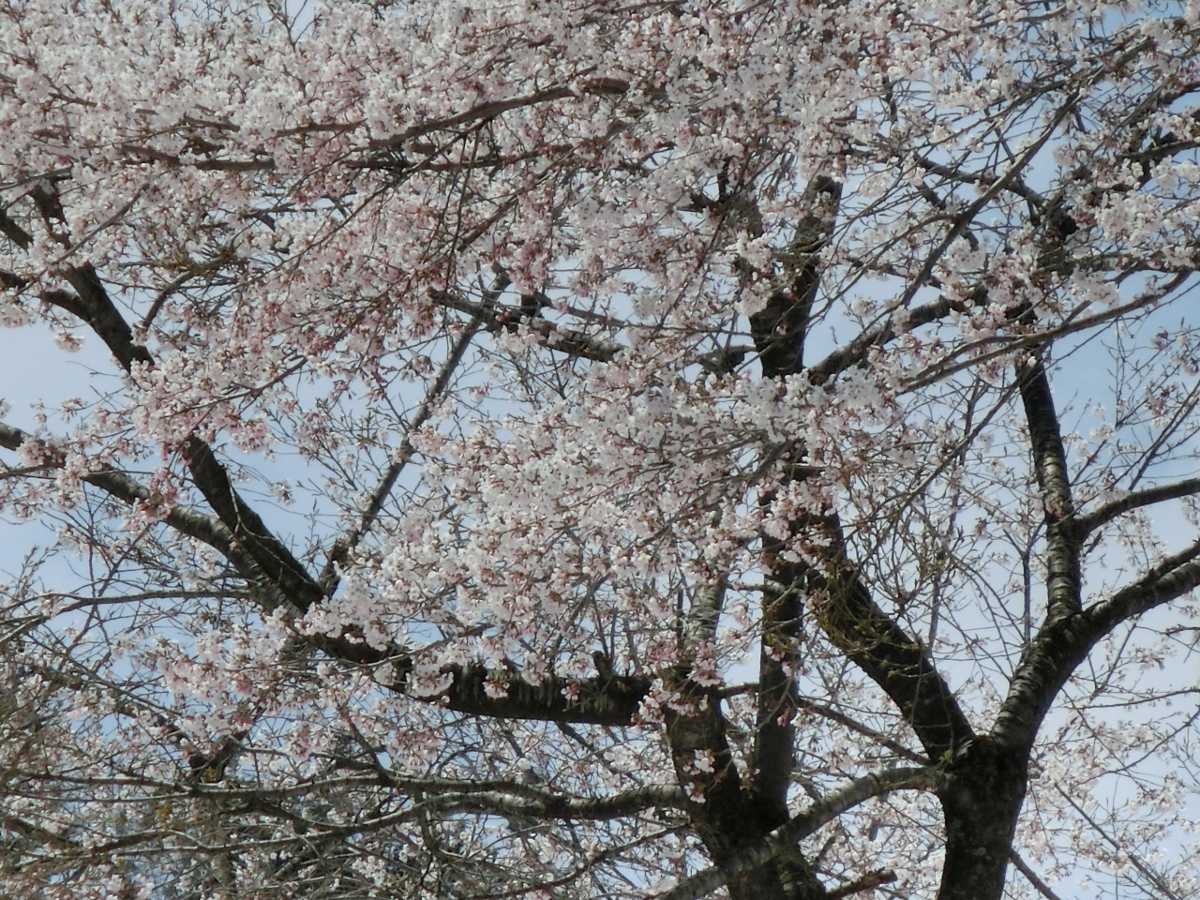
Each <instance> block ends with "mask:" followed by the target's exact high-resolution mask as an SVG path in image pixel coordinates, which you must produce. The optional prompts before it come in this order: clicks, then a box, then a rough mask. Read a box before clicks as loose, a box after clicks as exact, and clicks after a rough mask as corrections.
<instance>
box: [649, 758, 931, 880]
mask: <svg viewBox="0 0 1200 900" xmlns="http://www.w3.org/2000/svg"><path fill="white" fill-rule="evenodd" d="M937 782H938V773H937V770H936V769H934V768H930V767H920V768H914V767H898V768H894V769H885V770H884V771H882V772H874V773H872V774H870V775H864V776H863V777H862V778H858V779H855V780H854V781H852V782H851V783H850V784H848V785H846V786H845V787H844V788H841V789H840V790H837V791H833V792H832V793H830V794H827V795H826V796H824V797H822V798H821V799H820V800H818V801H816V802H815V803H813V804H812V805H811V806H810V807H809V808H808V809H806V810H805V811H804V812H803V813H801V814H800V815H798V816H796V817H795V818H793V819H790V820H789V821H788V822H787V823H785V824H784V825H781V826H779V827H778V828H776V829H775V830H774V831H772V832H771V833H770V834H769V835H767V836H766V837H765V838H763V839H762V840H761V841H759V842H757V843H755V844H754V845H753V846H751V847H747V848H746V849H745V850H742V851H741V852H739V853H737V854H736V855H734V856H732V857H730V858H729V859H727V860H725V861H724V862H722V863H720V864H719V865H715V866H712V867H711V868H708V869H705V870H704V871H703V872H699V873H697V874H696V875H693V876H692V877H691V878H689V879H687V880H686V881H684V882H683V883H682V884H680V885H678V886H677V887H675V888H673V889H672V890H670V891H667V892H666V893H665V894H662V895H660V896H659V898H658V900H698V898H700V897H703V896H705V895H706V894H710V893H712V892H713V891H715V890H716V889H717V888H719V887H721V886H722V885H724V884H728V883H729V882H730V881H731V880H732V879H734V878H737V877H738V876H740V875H744V874H746V873H748V872H752V871H753V870H755V869H757V868H758V867H760V866H762V865H764V864H765V863H767V862H769V861H770V860H772V859H774V858H775V857H776V856H779V855H780V854H782V853H785V852H788V851H790V850H791V849H792V848H793V847H795V845H796V844H797V843H798V842H799V841H801V840H803V839H804V838H806V837H808V836H809V835H810V834H813V833H814V832H816V831H817V830H818V829H819V828H821V827H822V826H824V825H826V824H828V823H829V822H832V821H833V820H834V819H836V818H837V817H838V816H840V815H842V814H843V813H845V812H847V811H848V810H851V809H853V808H854V807H856V806H858V805H860V804H862V803H865V802H866V801H867V800H870V799H872V798H874V797H881V796H883V795H884V794H890V793H892V792H893V791H900V790H930V789H931V788H934V787H935V786H936V785H937Z"/></svg>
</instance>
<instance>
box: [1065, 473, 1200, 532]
mask: <svg viewBox="0 0 1200 900" xmlns="http://www.w3.org/2000/svg"><path fill="white" fill-rule="evenodd" d="M1193 494H1200V478H1185V479H1184V480H1183V481H1177V482H1175V483H1174V484H1165V485H1162V486H1161V487H1153V488H1146V489H1145V490H1141V491H1135V492H1133V493H1131V494H1126V495H1125V496H1124V497H1122V498H1121V499H1120V500H1113V501H1112V502H1111V503H1106V504H1105V505H1104V506H1102V507H1100V508H1099V509H1097V510H1095V511H1094V512H1090V513H1088V514H1087V515H1082V516H1080V515H1076V516H1075V518H1074V520H1073V521H1072V523H1071V527H1072V528H1073V529H1074V531H1075V533H1076V534H1077V535H1078V536H1079V538H1080V539H1082V538H1084V537H1086V536H1087V535H1089V534H1091V533H1092V532H1093V531H1095V530H1096V529H1097V528H1101V527H1103V526H1104V525H1107V524H1108V523H1109V522H1111V521H1112V520H1113V519H1115V518H1117V517H1118V516H1121V515H1124V514H1125V513H1127V512H1130V511H1131V510H1135V509H1141V508H1142V507H1144V506H1152V505H1153V504H1155V503H1163V502H1165V501H1167V500H1178V499H1180V498H1181V497H1190V496H1192V495H1193Z"/></svg>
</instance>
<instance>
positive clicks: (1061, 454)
mask: <svg viewBox="0 0 1200 900" xmlns="http://www.w3.org/2000/svg"><path fill="white" fill-rule="evenodd" d="M1017 387H1018V388H1019V390H1020V392H1021V401H1022V403H1023V405H1024V407H1025V421H1026V423H1027V425H1028V428H1029V437H1030V442H1031V444H1032V445H1033V469H1034V472H1035V473H1036V475H1037V481H1038V486H1039V487H1040V488H1041V489H1042V505H1043V508H1044V510H1045V516H1046V556H1047V559H1046V565H1047V569H1048V571H1047V574H1046V594H1047V611H1046V615H1047V618H1048V620H1049V621H1054V620H1056V619H1059V618H1062V617H1064V616H1069V615H1071V614H1073V613H1076V612H1078V611H1079V609H1080V603H1081V600H1080V593H1081V591H1082V589H1083V575H1082V570H1081V568H1080V560H1079V555H1080V542H1079V539H1078V534H1077V532H1076V531H1075V530H1074V529H1072V528H1071V527H1070V519H1071V516H1072V515H1073V514H1074V512H1075V503H1074V500H1073V498H1072V496H1071V479H1070V475H1069V473H1068V471H1067V452H1066V449H1065V448H1064V447H1063V442H1062V435H1061V434H1060V432H1059V426H1058V413H1057V412H1056V411H1055V409H1054V398H1053V396H1052V394H1051V392H1050V379H1049V377H1048V376H1047V375H1046V367H1045V366H1044V365H1043V364H1042V361H1041V360H1039V359H1032V360H1029V361H1028V362H1027V363H1025V364H1024V365H1023V366H1021V367H1020V368H1019V369H1018V371H1017Z"/></svg>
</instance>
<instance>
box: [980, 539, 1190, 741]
mask: <svg viewBox="0 0 1200 900" xmlns="http://www.w3.org/2000/svg"><path fill="white" fill-rule="evenodd" d="M1197 587H1200V541H1197V542H1196V543H1194V544H1192V545H1191V546H1190V547H1187V548H1186V549H1184V550H1182V551H1180V552H1179V553H1176V554H1173V555H1172V556H1169V557H1167V558H1166V559H1165V560H1163V561H1162V562H1161V563H1160V564H1159V565H1157V566H1155V567H1154V568H1153V569H1151V570H1150V571H1149V572H1148V573H1146V575H1145V576H1143V577H1142V578H1141V579H1139V580H1138V581H1137V582H1135V583H1133V584H1131V585H1128V586H1126V587H1124V588H1121V589H1120V590H1118V591H1117V592H1116V593H1114V594H1113V595H1112V597H1110V598H1109V599H1108V600H1105V601H1102V602H1100V603H1097V604H1095V605H1094V606H1091V607H1089V608H1088V609H1086V610H1083V611H1082V612H1080V613H1076V614H1074V615H1071V616H1068V617H1066V618H1062V619H1059V620H1056V621H1052V622H1047V624H1046V625H1045V626H1044V627H1043V628H1042V629H1041V630H1040V631H1039V632H1038V634H1037V636H1036V637H1035V638H1034V640H1033V641H1032V643H1031V644H1030V645H1029V647H1028V648H1027V649H1026V651H1025V654H1024V656H1022V658H1021V662H1020V663H1019V664H1018V666H1017V669H1016V671H1015V672H1014V673H1013V677H1012V682H1011V685H1010V687H1009V691H1008V696H1007V697H1006V698H1005V700H1004V703H1003V705H1002V706H1001V707H1000V713H999V714H998V715H997V717H996V725H995V727H994V728H993V730H992V734H993V735H994V736H995V737H996V738H997V739H998V740H1001V741H1003V742H1005V743H1007V744H1008V745H1010V746H1014V747H1031V746H1032V745H1033V740H1034V738H1035V736H1036V734H1037V729H1038V728H1039V727H1040V726H1041V723H1042V719H1043V718H1044V717H1045V715H1046V712H1047V710H1049V708H1050V705H1051V704H1052V703H1053V702H1054V698H1055V697H1056V696H1057V695H1058V692H1059V690H1060V689H1061V688H1062V686H1063V685H1064V684H1065V683H1066V681H1067V679H1068V678H1069V677H1070V676H1071V673H1072V672H1074V671H1075V668H1076V667H1077V666H1078V665H1079V664H1080V663H1081V662H1083V660H1084V659H1085V658H1086V657H1087V655H1088V654H1089V653H1090V652H1091V650H1092V648H1093V647H1094V646H1095V645H1096V643H1097V642H1098V641H1100V640H1101V639H1102V638H1103V637H1104V636H1105V635H1107V634H1110V633H1111V632H1112V631H1113V629H1114V628H1116V627H1117V626H1118V625H1120V624H1121V623H1122V622H1125V621H1127V620H1129V619H1131V618H1134V617H1135V616H1138V615H1141V614H1142V613H1144V612H1147V611H1148V610H1151V609H1153V608H1154V607H1156V606H1161V605H1162V604H1164V603H1169V602H1170V601H1172V600H1175V599H1177V598H1179V597H1182V596H1183V595H1185V594H1187V593H1189V592H1191V591H1193V590H1195V589H1196V588H1197Z"/></svg>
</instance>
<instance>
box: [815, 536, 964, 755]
mask: <svg viewBox="0 0 1200 900" xmlns="http://www.w3.org/2000/svg"><path fill="white" fill-rule="evenodd" d="M825 528H826V531H827V533H828V534H829V536H830V538H831V540H830V546H829V548H828V550H827V552H828V554H829V569H828V571H827V572H826V573H820V572H817V571H815V570H814V571H813V573H812V576H811V580H812V587H813V588H814V589H815V590H816V591H820V592H821V593H822V594H823V595H824V596H823V597H822V598H821V600H820V603H819V604H818V605H817V621H818V623H819V624H820V625H821V627H822V629H824V631H825V633H826V635H828V636H829V639H830V640H831V641H833V643H834V644H835V645H836V646H837V647H839V648H840V649H841V650H842V651H843V652H844V653H845V654H846V655H847V656H848V657H849V658H850V659H851V660H852V661H853V662H854V664H855V665H857V666H858V667H859V668H860V669H862V670H863V672H865V673H866V674H867V676H868V677H869V678H870V679H871V680H872V681H874V682H875V683H876V684H877V685H878V686H879V687H880V688H881V689H882V690H883V691H884V693H886V694H887V695H888V696H889V697H890V698H891V699H892V702H893V703H895V704H896V706H898V707H899V708H900V712H901V714H902V715H903V716H904V718H905V720H906V721H907V722H908V724H909V725H910V726H911V727H912V729H913V731H914V732H915V733H916V735H917V739H918V740H919V741H920V742H921V746H922V747H924V749H925V753H926V754H927V755H928V756H929V758H930V759H931V760H935V761H936V760H940V759H942V758H943V757H945V756H947V755H948V754H949V755H951V756H952V755H953V754H954V752H955V751H956V750H957V749H958V748H959V747H962V746H965V744H966V743H967V742H968V741H970V740H971V739H972V738H973V737H974V732H973V730H972V728H971V725H970V723H969V722H968V721H967V718H966V716H965V715H964V714H963V711H962V709H961V708H960V707H959V705H958V701H957V700H955V699H954V695H953V693H952V692H951V690H950V687H949V686H948V685H947V684H946V682H945V681H944V680H943V679H942V676H941V675H940V674H939V673H938V671H937V669H936V668H935V666H934V665H933V662H932V660H931V659H930V658H929V655H928V653H927V652H926V651H925V648H924V647H923V646H922V645H921V642H920V641H919V640H918V639H917V638H915V637H913V636H912V635H910V634H908V632H906V631H905V630H904V629H903V628H901V627H900V626H899V625H898V624H896V622H894V621H893V620H892V619H891V617H889V616H888V615H887V614H886V613H885V612H884V611H883V610H882V609H880V608H879V606H878V605H877V604H876V603H875V601H874V600H873V599H872V597H871V593H870V591H869V590H868V589H867V586H866V585H865V584H864V583H863V580H862V577H861V575H860V574H859V572H858V571H857V570H856V569H855V568H854V567H853V565H852V564H851V563H850V561H849V559H847V557H846V555H845V546H844V543H843V540H842V536H841V529H840V526H839V525H838V523H837V521H836V519H834V518H833V517H828V520H827V522H826V526H825Z"/></svg>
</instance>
